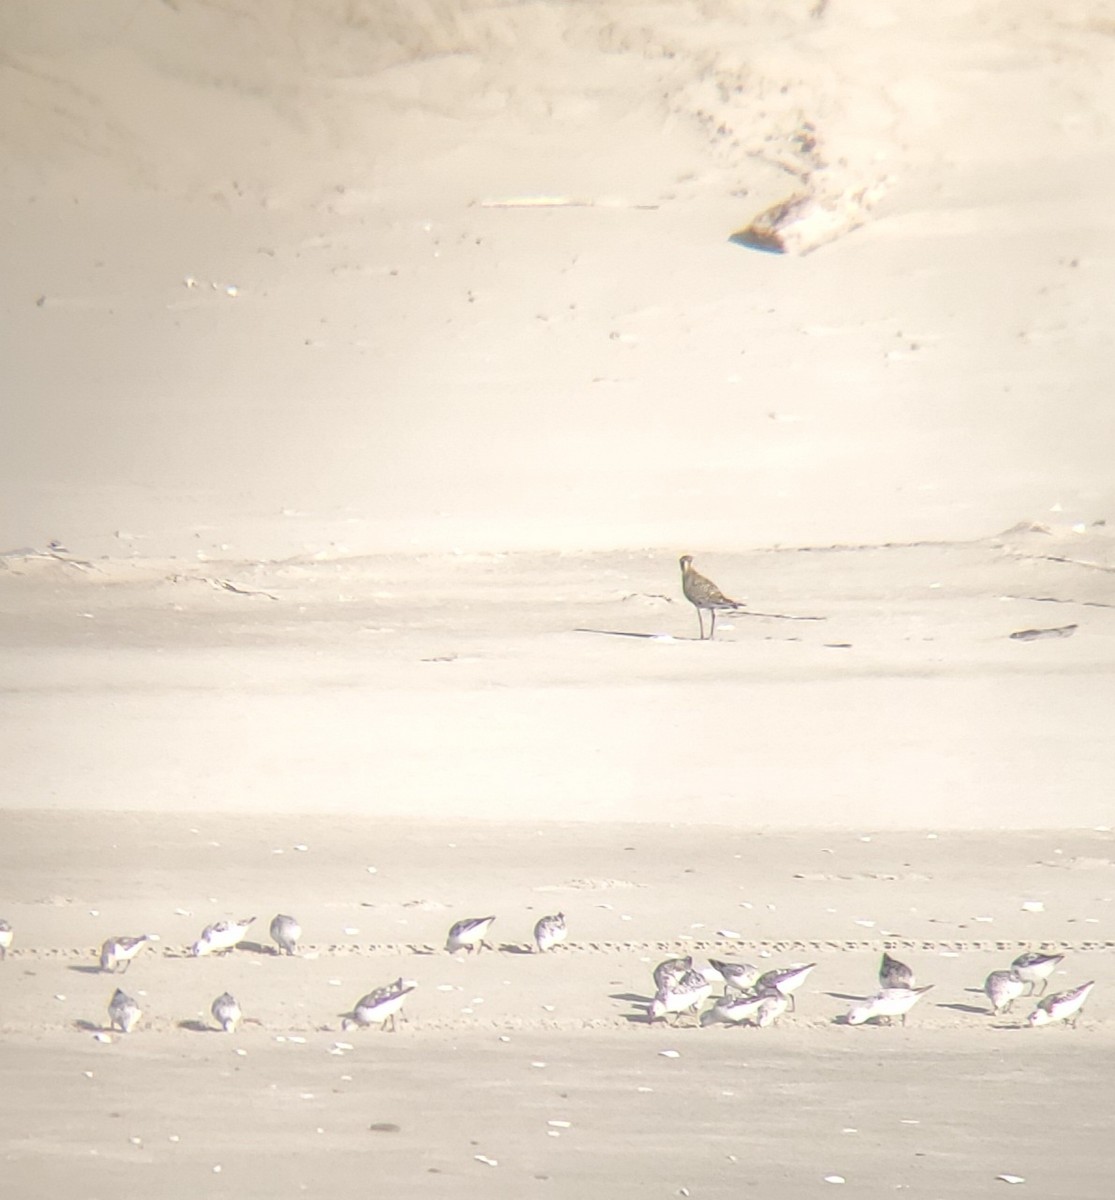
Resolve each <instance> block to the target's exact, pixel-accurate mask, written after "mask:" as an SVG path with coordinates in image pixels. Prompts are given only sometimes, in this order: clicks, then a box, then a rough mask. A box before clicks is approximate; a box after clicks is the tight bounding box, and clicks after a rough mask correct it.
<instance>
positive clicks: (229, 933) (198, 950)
mask: <svg viewBox="0 0 1115 1200" xmlns="http://www.w3.org/2000/svg"><path fill="white" fill-rule="evenodd" d="M254 920H255V917H245V918H244V919H243V920H242V921H216V922H214V923H213V924H212V925H206V927H205V928H204V929H203V930H202V931H201V937H199V938H198V939H197V941H196V942H194V944H193V947H192V948H191V953H192V954H193V955H194V956H195V957H196V958H200V957H201V956H202V955H203V954H220V953H222V952H223V951H226V950H231V949H233V947H235V946H237V945H239V943H240V942H241V941H242V940H243V938H244V934H246V933H247V932H248V929H249V928H250V927H251V924H252V922H253V921H254Z"/></svg>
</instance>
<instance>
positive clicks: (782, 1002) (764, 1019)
mask: <svg viewBox="0 0 1115 1200" xmlns="http://www.w3.org/2000/svg"><path fill="white" fill-rule="evenodd" d="M792 1000H793V997H792V996H789V995H787V994H786V993H785V992H763V991H760V992H759V1007H758V1009H757V1010H756V1012H755V1024H756V1025H758V1027H759V1028H760V1029H766V1028H767V1027H768V1026H770V1025H773V1024H774V1023H775V1021H777V1020H778V1018H779V1017H780V1016H782V1014H783V1013H784V1012H785V1011H786V1009H787V1008H789V1007H790V1006H791V1002H792ZM790 1010H791V1012H792V1011H793V1009H792V1008H791V1009H790Z"/></svg>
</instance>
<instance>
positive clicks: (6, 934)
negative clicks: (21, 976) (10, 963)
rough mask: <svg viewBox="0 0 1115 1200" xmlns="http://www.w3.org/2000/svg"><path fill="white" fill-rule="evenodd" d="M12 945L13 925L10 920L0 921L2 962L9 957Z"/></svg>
mask: <svg viewBox="0 0 1115 1200" xmlns="http://www.w3.org/2000/svg"><path fill="white" fill-rule="evenodd" d="M11 945H12V927H11V924H10V923H9V922H8V921H0V962H3V961H4V959H5V958H7V957H8V950H9V949H10V948H11Z"/></svg>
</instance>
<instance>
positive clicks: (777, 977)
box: [755, 963, 817, 1012]
mask: <svg viewBox="0 0 1115 1200" xmlns="http://www.w3.org/2000/svg"><path fill="white" fill-rule="evenodd" d="M816 965H817V964H816V963H808V964H807V965H806V966H804V967H785V968H783V969H782V970H776V971H767V973H766V974H765V975H760V976H759V978H758V980H756V983H755V991H757V992H780V993H781V994H782V995H783V996H785V997H786V999H787V1000H788V1001H789V1002H790V1012H796V1011H797V1004H796V1002H795V1000H794V992H796V991H797V990H798V988H799V987H801V985H802V984H803V983H804V982H805V980H806V978H807V977H808V975H809V972H810V971H812V970H813V968H814V967H815V966H816Z"/></svg>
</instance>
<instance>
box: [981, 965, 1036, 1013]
mask: <svg viewBox="0 0 1115 1200" xmlns="http://www.w3.org/2000/svg"><path fill="white" fill-rule="evenodd" d="M1025 986H1026V981H1025V980H1024V979H1023V978H1022V977H1021V976H1020V975H1019V974H1018V972H1017V971H1016V970H1014V968H1013V967H1012V968H1011V969H1010V970H1008V971H992V972H991V974H990V975H988V977H987V978H986V979H985V980H984V983H983V990H984V993H985V995H986V996H987V998H988V1000H990V1001H991V1013H992V1015H993V1016H996V1017H1001V1016H1002V1015H1003V1013H1008V1012H1010V1006H1011V1005H1012V1004H1013V1003H1014V1002H1015V1001H1016V1000H1017V999H1018V997H1019V996H1021V995H1022V990H1023V988H1025ZM1031 990H1032V989H1031Z"/></svg>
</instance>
